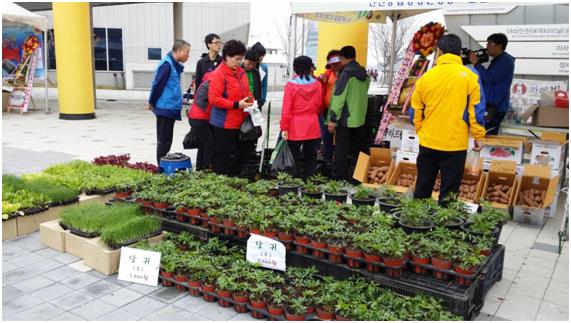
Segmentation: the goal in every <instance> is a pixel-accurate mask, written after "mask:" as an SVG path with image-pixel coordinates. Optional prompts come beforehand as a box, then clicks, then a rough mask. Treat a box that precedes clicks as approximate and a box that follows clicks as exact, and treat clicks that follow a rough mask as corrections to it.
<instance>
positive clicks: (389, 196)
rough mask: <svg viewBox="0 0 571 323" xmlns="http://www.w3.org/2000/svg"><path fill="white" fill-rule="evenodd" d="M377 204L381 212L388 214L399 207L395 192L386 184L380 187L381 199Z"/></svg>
mask: <svg viewBox="0 0 571 323" xmlns="http://www.w3.org/2000/svg"><path fill="white" fill-rule="evenodd" d="M377 202H378V203H379V207H380V208H381V210H382V211H385V212H387V213H389V214H390V213H392V211H393V210H395V209H396V208H397V207H398V206H399V205H400V200H399V197H398V195H397V192H396V191H395V190H393V189H392V188H391V187H390V186H388V185H386V184H385V185H383V186H382V187H381V197H379V198H378V199H377Z"/></svg>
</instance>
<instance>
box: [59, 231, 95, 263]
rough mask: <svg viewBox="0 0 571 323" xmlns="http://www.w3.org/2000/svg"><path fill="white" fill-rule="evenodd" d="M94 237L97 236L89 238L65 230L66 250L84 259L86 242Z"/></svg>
mask: <svg viewBox="0 0 571 323" xmlns="http://www.w3.org/2000/svg"><path fill="white" fill-rule="evenodd" d="M94 239H97V238H92V239H87V238H84V237H80V236H78V235H75V234H73V233H71V232H69V231H65V233H64V244H65V252H67V253H69V254H72V255H74V256H76V257H79V258H82V259H83V258H84V257H85V242H86V241H90V240H94Z"/></svg>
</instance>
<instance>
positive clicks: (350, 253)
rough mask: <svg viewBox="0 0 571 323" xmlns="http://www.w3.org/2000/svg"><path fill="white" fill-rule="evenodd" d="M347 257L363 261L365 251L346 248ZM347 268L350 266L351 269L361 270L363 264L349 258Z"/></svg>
mask: <svg viewBox="0 0 571 323" xmlns="http://www.w3.org/2000/svg"><path fill="white" fill-rule="evenodd" d="M345 255H347V257H351V258H357V259H361V258H363V251H361V250H359V249H351V248H345ZM347 266H349V267H351V268H360V267H361V262H360V261H358V260H354V259H349V258H347Z"/></svg>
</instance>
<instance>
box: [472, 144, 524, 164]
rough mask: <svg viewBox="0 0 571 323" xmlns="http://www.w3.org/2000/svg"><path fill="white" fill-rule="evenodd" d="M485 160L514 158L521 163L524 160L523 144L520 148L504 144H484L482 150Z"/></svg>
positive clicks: (481, 153)
mask: <svg viewBox="0 0 571 323" xmlns="http://www.w3.org/2000/svg"><path fill="white" fill-rule="evenodd" d="M480 157H482V158H484V160H512V161H515V162H516V163H518V164H521V162H522V160H523V146H522V147H520V148H514V147H503V146H484V147H483V148H482V150H481V151H480Z"/></svg>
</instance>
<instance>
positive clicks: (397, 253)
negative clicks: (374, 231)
mask: <svg viewBox="0 0 571 323" xmlns="http://www.w3.org/2000/svg"><path fill="white" fill-rule="evenodd" d="M378 231H379V238H380V239H381V250H382V251H381V255H382V258H383V263H384V264H385V266H387V267H392V268H387V274H388V275H389V276H393V277H398V276H400V275H401V274H402V270H403V266H404V264H405V262H406V251H407V250H406V248H407V243H406V239H407V237H406V233H404V231H403V230H401V229H395V230H390V231H389V230H387V229H378Z"/></svg>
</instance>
